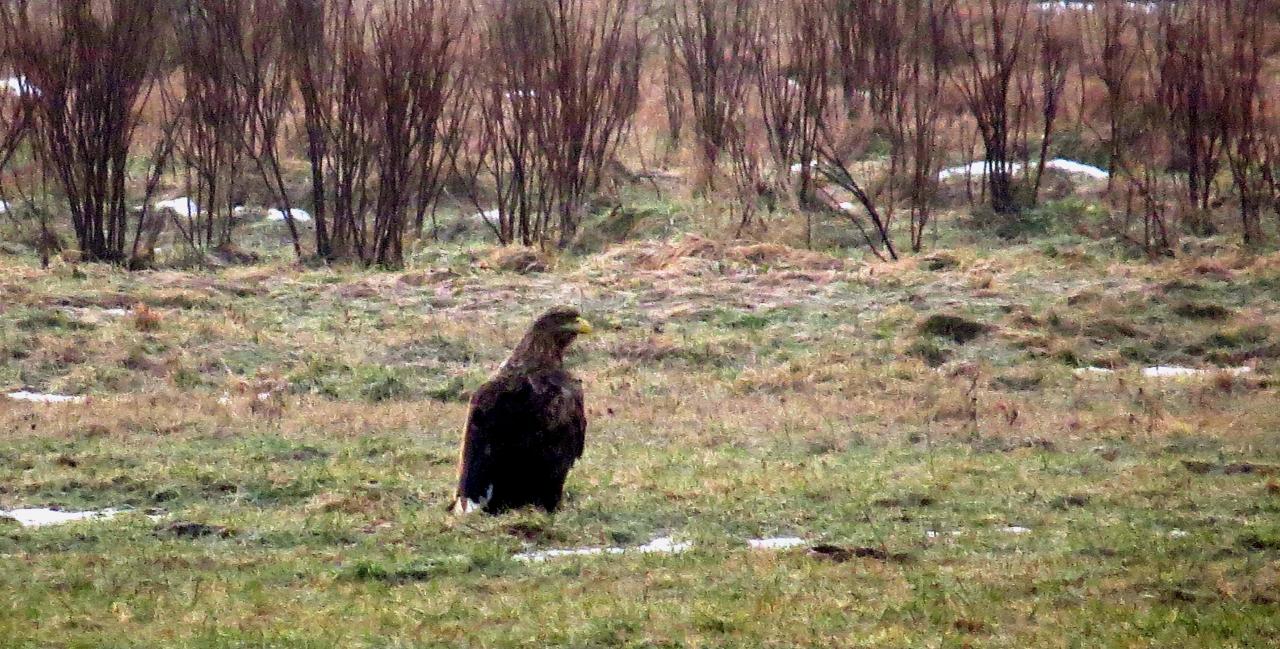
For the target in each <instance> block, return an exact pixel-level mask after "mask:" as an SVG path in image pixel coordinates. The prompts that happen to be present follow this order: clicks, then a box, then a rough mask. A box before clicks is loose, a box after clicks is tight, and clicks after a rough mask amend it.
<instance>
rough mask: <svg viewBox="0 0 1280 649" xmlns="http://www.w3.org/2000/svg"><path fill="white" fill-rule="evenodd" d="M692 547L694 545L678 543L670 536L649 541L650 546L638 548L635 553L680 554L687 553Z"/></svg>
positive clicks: (684, 542)
mask: <svg viewBox="0 0 1280 649" xmlns="http://www.w3.org/2000/svg"><path fill="white" fill-rule="evenodd" d="M692 547H693V544H692V543H689V542H687V541H679V542H677V541H676V540H675V539H673V538H671V537H669V536H663V537H659V538H656V539H654V540H652V541H649V543H648V544H646V545H642V546H640V547H638V548H636V549H635V551H636V552H641V553H644V554H680V553H681V552H687V551H688V550H689V549H690V548H692Z"/></svg>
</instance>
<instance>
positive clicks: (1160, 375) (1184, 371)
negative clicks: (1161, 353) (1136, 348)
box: [1142, 365, 1253, 379]
mask: <svg viewBox="0 0 1280 649" xmlns="http://www.w3.org/2000/svg"><path fill="white" fill-rule="evenodd" d="M1252 371H1253V368H1249V367H1228V368H1223V369H1215V370H1201V369H1196V368H1193V367H1177V366H1164V365H1157V366H1155V367H1148V368H1145V369H1143V370H1142V375H1143V376H1145V377H1147V378H1149V379H1185V378H1190V377H1195V376H1206V375H1210V374H1217V373H1219V372H1225V373H1227V374H1230V375H1232V376H1244V375H1245V374H1248V373H1250V372H1252Z"/></svg>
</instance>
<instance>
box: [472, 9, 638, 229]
mask: <svg viewBox="0 0 1280 649" xmlns="http://www.w3.org/2000/svg"><path fill="white" fill-rule="evenodd" d="M481 52H482V54H481V60H482V61H484V69H483V71H482V75H483V81H481V82H480V83H479V84H478V85H477V89H478V95H479V99H480V101H482V102H483V104H484V105H483V106H482V107H480V108H479V109H478V114H479V118H480V122H481V125H482V126H481V131H482V135H481V136H480V138H479V141H478V145H477V146H476V147H475V149H474V151H475V154H476V155H477V156H478V157H477V158H476V161H475V162H474V163H473V167H472V168H473V170H479V169H485V170H487V171H488V172H489V174H490V176H491V177H492V179H493V180H494V182H495V184H496V193H497V202H498V208H497V209H498V221H499V225H498V228H497V229H498V235H499V239H500V240H501V241H502V242H503V243H512V242H515V241H520V242H521V243H523V244H525V245H533V244H535V243H537V244H545V243H548V242H552V241H554V243H556V244H558V245H559V246H561V247H563V246H566V245H568V244H569V243H570V242H571V241H572V240H573V238H574V236H575V235H576V233H577V231H578V227H579V224H580V223H581V221H582V218H583V210H584V208H585V203H586V200H587V199H588V197H589V196H590V195H591V194H592V193H593V192H595V191H596V190H597V189H598V188H599V185H600V182H601V179H602V175H603V171H604V168H605V165H606V164H607V163H608V162H609V160H610V159H611V158H612V157H613V153H614V152H615V151H616V150H617V147H618V144H619V142H620V141H621V138H622V136H623V134H624V133H625V129H626V128H627V126H628V123H629V120H630V118H631V116H632V114H634V113H635V110H636V107H637V105H638V101H639V97H638V94H639V84H640V62H641V60H642V58H643V57H642V43H641V39H640V35H639V26H638V23H637V20H636V14H635V12H634V10H633V8H632V3H631V0H599V1H596V2H588V1H587V0H528V1H525V2H504V1H500V0H494V1H493V2H489V3H488V4H487V5H486V11H485V29H484V36H483V45H482V47H481Z"/></svg>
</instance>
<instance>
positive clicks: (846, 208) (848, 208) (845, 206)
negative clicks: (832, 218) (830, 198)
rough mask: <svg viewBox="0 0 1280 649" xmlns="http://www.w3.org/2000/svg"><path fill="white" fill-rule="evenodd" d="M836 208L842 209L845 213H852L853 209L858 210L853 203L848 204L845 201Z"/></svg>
mask: <svg viewBox="0 0 1280 649" xmlns="http://www.w3.org/2000/svg"><path fill="white" fill-rule="evenodd" d="M836 207H839V208H840V209H842V210H844V211H846V212H852V211H854V210H855V209H858V206H857V204H855V203H850V202H847V201H846V202H844V203H841V204H839V205H837V206H836Z"/></svg>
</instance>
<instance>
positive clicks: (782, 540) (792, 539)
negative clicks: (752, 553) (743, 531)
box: [747, 536, 805, 550]
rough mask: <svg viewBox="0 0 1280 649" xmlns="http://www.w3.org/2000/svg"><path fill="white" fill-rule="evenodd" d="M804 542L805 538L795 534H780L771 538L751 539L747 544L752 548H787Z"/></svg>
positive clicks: (798, 545) (795, 546)
mask: <svg viewBox="0 0 1280 649" xmlns="http://www.w3.org/2000/svg"><path fill="white" fill-rule="evenodd" d="M804 544H805V540H804V539H802V538H800V537H797V536H780V537H777V538H771V539H751V540H749V541H747V546H749V547H750V548H751V549H752V550H788V549H790V548H798V547H800V546H802V545H804Z"/></svg>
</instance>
